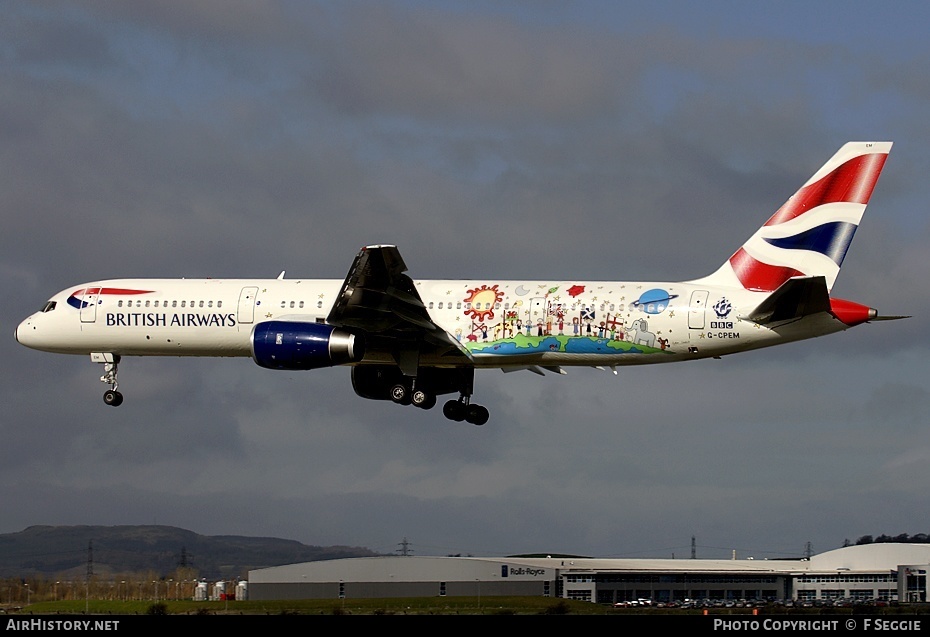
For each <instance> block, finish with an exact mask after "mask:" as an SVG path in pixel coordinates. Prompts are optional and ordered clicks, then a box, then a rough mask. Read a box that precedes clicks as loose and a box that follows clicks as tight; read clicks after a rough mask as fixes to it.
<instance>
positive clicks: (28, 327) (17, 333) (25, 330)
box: [13, 319, 35, 347]
mask: <svg viewBox="0 0 930 637" xmlns="http://www.w3.org/2000/svg"><path fill="white" fill-rule="evenodd" d="M34 329H35V326H34V325H33V324H32V321H30V320H29V319H26V320H25V321H23V322H22V323H20V324H19V325H17V326H16V329H15V330H14V331H13V336H14V337H15V338H16V342H17V343H19V344H20V345H25V346H26V347H32V343H33V339H30V338H29V337H30V335H31V331H32V330H34Z"/></svg>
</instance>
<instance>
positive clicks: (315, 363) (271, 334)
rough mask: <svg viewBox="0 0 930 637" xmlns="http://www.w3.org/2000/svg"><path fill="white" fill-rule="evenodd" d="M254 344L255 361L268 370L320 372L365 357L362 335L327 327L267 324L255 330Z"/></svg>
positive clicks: (288, 323)
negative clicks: (319, 370) (322, 369)
mask: <svg viewBox="0 0 930 637" xmlns="http://www.w3.org/2000/svg"><path fill="white" fill-rule="evenodd" d="M251 340H252V359H253V360H254V361H255V362H256V363H257V364H258V365H260V366H261V367H266V368H268V369H289V370H305V369H320V368H323V367H333V366H335V365H344V364H346V363H357V362H359V361H361V360H362V358H363V357H364V356H365V343H364V340H363V339H362V337H361V336H360V335H358V334H352V333H350V332H347V331H345V330H342V329H339V328H337V327H333V326H332V325H326V324H324V323H301V322H296V321H266V322H264V323H259V324H257V325H256V326H255V327H253V328H252V338H251Z"/></svg>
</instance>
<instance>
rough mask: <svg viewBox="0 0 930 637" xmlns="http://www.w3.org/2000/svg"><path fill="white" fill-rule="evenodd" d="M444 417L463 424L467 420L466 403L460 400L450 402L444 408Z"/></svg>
mask: <svg viewBox="0 0 930 637" xmlns="http://www.w3.org/2000/svg"><path fill="white" fill-rule="evenodd" d="M442 415H443V416H445V417H446V418H448V419H449V420H454V421H456V422H462V421H463V420H465V403H463V402H462V401H460V400H450V401H449V402H447V403H446V404H445V405H443V406H442Z"/></svg>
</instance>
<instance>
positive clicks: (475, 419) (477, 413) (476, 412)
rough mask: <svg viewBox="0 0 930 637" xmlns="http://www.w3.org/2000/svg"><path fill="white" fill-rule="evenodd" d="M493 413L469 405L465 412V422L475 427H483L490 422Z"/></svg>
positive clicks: (483, 408)
mask: <svg viewBox="0 0 930 637" xmlns="http://www.w3.org/2000/svg"><path fill="white" fill-rule="evenodd" d="M490 417H491V413H490V412H489V411H488V410H487V408H486V407H482V406H481V405H469V406H468V408H467V409H466V410H465V420H466V421H468V422H470V423H471V424H473V425H478V426H481V425H483V424H484V423H486V422H487V421H488V419H489V418H490Z"/></svg>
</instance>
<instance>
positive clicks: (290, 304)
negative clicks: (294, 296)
mask: <svg viewBox="0 0 930 637" xmlns="http://www.w3.org/2000/svg"><path fill="white" fill-rule="evenodd" d="M303 306H304V302H303V301H290V302H288V301H281V307H282V308H291V309H294V308H298V309H300V308H302V307H303ZM316 306H317V307H318V308H320V307H323V301H317V302H316Z"/></svg>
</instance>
